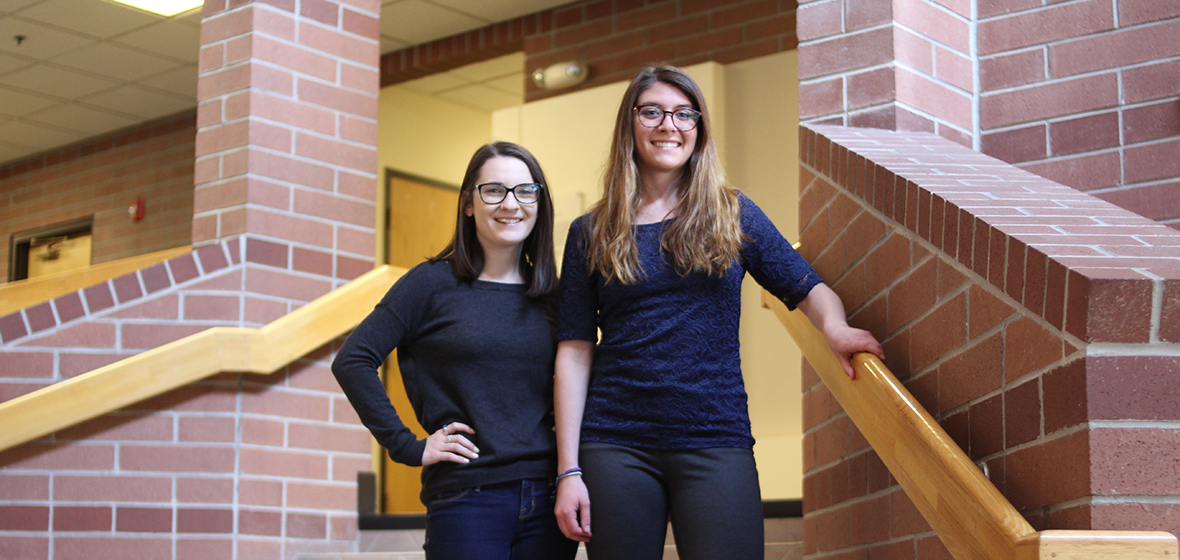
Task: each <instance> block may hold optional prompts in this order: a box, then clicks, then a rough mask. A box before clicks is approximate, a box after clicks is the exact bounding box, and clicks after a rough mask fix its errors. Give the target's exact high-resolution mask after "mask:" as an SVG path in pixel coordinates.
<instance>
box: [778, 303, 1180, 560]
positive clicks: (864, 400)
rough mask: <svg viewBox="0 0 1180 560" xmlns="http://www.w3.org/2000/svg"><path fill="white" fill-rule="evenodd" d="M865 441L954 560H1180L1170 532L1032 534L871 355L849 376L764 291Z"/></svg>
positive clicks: (815, 336) (823, 344)
mask: <svg viewBox="0 0 1180 560" xmlns="http://www.w3.org/2000/svg"><path fill="white" fill-rule="evenodd" d="M762 304H763V305H764V306H766V307H769V308H770V309H771V310H772V311H774V314H775V315H776V316H777V317H778V319H779V321H780V322H782V324H783V326H785V327H786V329H787V331H788V332H789V333H790V334H791V337H792V338H794V339H795V342H796V344H798V345H799V348H800V349H801V350H802V351H803V355H804V356H805V357H806V358H807V361H808V363H810V364H811V367H812V368H813V369H814V370H815V371H816V373H818V374H819V377H820V379H822V380H823V382H824V384H825V385H826V386H827V388H828V390H829V391H831V393H832V395H833V396H835V397H836V400H837V401H839V403H840V406H841V407H843V409H844V411H845V412H847V413H848V417H849V418H850V419H851V420H852V422H853V423H854V424H856V427H857V429H859V430H860V432H861V434H862V435H863V436H864V438H865V440H867V441H868V442H869V444H871V445H872V446H873V450H874V451H876V452H877V455H878V456H879V457H880V458H881V461H882V462H883V463H885V466H887V467H888V468H889V472H890V473H892V474H893V477H894V478H895V479H897V482H898V483H899V484H900V485H901V487H902V489H904V490H905V492H906V494H907V495H908V496H909V497H910V500H912V501H913V503H914V506H916V507H917V509H918V511H919V512H920V513H921V514H922V517H924V518H925V519H926V521H927V523H929V524H930V527H931V528H932V529H934V532H935V533H937V534H938V538H939V539H941V540H942V543H943V544H944V545H946V548H947V550H949V551H950V553H951V555H952V556H954V557H955V558H956V560H976V559H979V560H982V559H1012V560H1034V559H1049V558H1053V559H1056V560H1061V559H1064V558H1068V559H1070V560H1099V559H1103V560H1109V559H1112V558H1118V559H1126V560H1131V559H1146V558H1152V559H1156V560H1162V559H1172V560H1175V559H1176V558H1178V557H1180V546H1178V543H1177V539H1176V537H1175V536H1173V535H1172V534H1170V533H1166V532H1157V531H1054V530H1046V531H1039V532H1038V531H1034V530H1033V528H1032V526H1031V525H1029V523H1028V521H1026V520H1025V519H1024V517H1022V516H1021V515H1020V513H1019V512H1017V511H1016V508H1015V507H1013V506H1012V504H1011V503H1010V502H1009V501H1008V500H1007V499H1006V498H1004V495H1003V494H1001V493H1000V491H999V490H997V489H996V487H995V486H993V485H992V483H991V481H989V480H988V479H987V477H985V476H984V475H983V473H982V472H981V471H980V470H979V469H978V468H977V467H976V466H975V465H974V464H973V463H972V462H971V459H970V458H968V457H967V454H966V453H964V452H963V450H962V449H960V448H959V446H958V445H956V444H955V442H954V440H952V439H951V438H950V436H948V435H947V433H946V432H945V431H944V430H943V429H942V426H939V425H938V422H936V421H935V420H934V418H933V417H931V416H930V414H929V413H928V412H926V410H925V409H924V408H922V405H920V404H918V401H917V400H915V399H914V397H913V396H912V395H911V394H910V392H909V391H908V390H907V389H906V388H905V386H904V385H902V384H901V382H899V381H898V380H897V378H896V377H894V375H893V373H891V372H890V371H889V369H888V368H886V367H885V364H882V363H881V361H880V360H878V359H877V357H876V356H873V355H872V354H867V353H861V354H856V355H855V356H853V362H854V367H855V368H856V381H853V380H851V379H849V378H848V376H847V375H846V374H845V373H844V369H843V368H842V367H841V366H840V362H839V360H837V358H836V355H835V354H833V353H832V351H831V349H830V348H829V347H828V344H827V341H826V340H825V339H824V336H823V334H822V333H820V332H819V330H817V329H816V328H815V326H813V325H812V324H811V321H809V320H808V319H807V316H806V315H804V314H803V312H801V311H799V310H795V311H788V310H787V307H786V305H784V304H783V303H782V302H781V301H779V300H778V299H777V298H775V297H774V296H772V295H770V293H768V292H765V291H763V292H762Z"/></svg>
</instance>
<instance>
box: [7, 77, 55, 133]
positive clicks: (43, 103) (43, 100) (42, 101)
mask: <svg viewBox="0 0 1180 560" xmlns="http://www.w3.org/2000/svg"><path fill="white" fill-rule="evenodd" d="M57 102H58V100H56V99H53V98H50V97H45V96H43V95H34V94H32V93H25V92H20V91H15V90H12V89H9V88H7V87H4V86H0V115H9V116H14V117H19V116H21V115H24V114H27V113H32V112H33V111H36V110H38V109H44V108H46V107H48V106H50V105H53V104H54V103H57ZM0 138H4V136H0Z"/></svg>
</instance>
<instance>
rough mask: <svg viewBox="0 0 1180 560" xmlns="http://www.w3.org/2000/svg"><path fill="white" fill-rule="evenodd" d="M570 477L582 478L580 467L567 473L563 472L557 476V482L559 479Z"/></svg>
mask: <svg viewBox="0 0 1180 560" xmlns="http://www.w3.org/2000/svg"><path fill="white" fill-rule="evenodd" d="M570 476H582V467H574V468H572V469H570V470H568V471H565V472H563V473H561V474H559V475H557V481H560V480H561V479H563V478H566V477H570Z"/></svg>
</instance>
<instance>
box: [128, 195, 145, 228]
mask: <svg viewBox="0 0 1180 560" xmlns="http://www.w3.org/2000/svg"><path fill="white" fill-rule="evenodd" d="M127 215H129V216H131V221H133V222H138V221H140V220H142V219H143V197H142V196H140V197H136V199H135V201H134V202H132V203H131V206H130V207H128V208H127Z"/></svg>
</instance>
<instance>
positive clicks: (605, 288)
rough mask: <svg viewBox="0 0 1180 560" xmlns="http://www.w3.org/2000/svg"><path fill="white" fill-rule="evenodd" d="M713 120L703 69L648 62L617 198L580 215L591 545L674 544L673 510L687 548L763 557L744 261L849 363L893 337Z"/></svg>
mask: <svg viewBox="0 0 1180 560" xmlns="http://www.w3.org/2000/svg"><path fill="white" fill-rule="evenodd" d="M711 135H712V130H711V128H710V122H709V115H708V110H707V109H706V107H705V100H704V97H703V95H702V94H701V91H700V88H699V87H697V85H696V83H695V82H693V80H692V79H691V78H690V77H689V76H688V75H687V74H685V73H684V72H683V71H681V70H679V69H677V68H671V67H652V68H647V69H645V70H644V71H642V72H640V74H639V75H638V76H636V78H635V79H634V80H633V81H632V83H631V85H630V87H629V88H628V89H627V91H626V93H625V94H624V96H623V101H622V104H621V105H620V106H619V111H618V116H617V119H616V121H615V132H614V139H613V141H612V146H611V152H610V156H609V162H608V168H607V172H606V175H605V180H604V188H603V196H602V199H601V200H600V201H599V202H598V203H597V204H596V205H595V206H594V207H593V208H592V209H591V210H590V211H589V212H588V213H587V214H586V215H584V216H582V217H581V218H579V219H578V220H576V221H575V222H574V224H573V225H572V226H571V227H570V234H569V237H568V240H567V242H566V249H565V258H564V261H563V263H562V276H561V281H560V285H559V288H558V293H559V296H558V299H559V304H558V309H559V311H558V333H557V338H558V350H557V360H556V365H555V372H556V373H555V389H554V390H555V396H554V398H555V413H556V422H557V426H556V429H557V446H558V447H557V448H558V472H559V477H558V488H557V492H558V493H557V505H556V508H555V512H556V514H557V521H558V525H559V526H560V527H561V529H562V531H563V532H564V533H565V535H566V536H568V537H569V538H571V539H575V540H579V541H583V542H586V543H587V551H588V552H589V555H590V558H591V559H592V560H607V559H627V560H648V559H650V560H655V559H659V558H661V557H662V553H663V544H664V538H665V531H666V526H667V522H668V519H669V518H670V519H671V521H672V525H673V529H674V534H675V538H676V548H677V553H678V555H679V557H680V558H682V559H686V560H694V559H700V560H705V559H708V560H714V559H718V558H725V559H727V560H743V559H749V560H754V559H761V558H762V557H763V548H764V547H763V535H762V506H761V496H760V493H759V488H758V473H757V469H756V468H755V466H754V456H753V444H754V439H753V437H752V436H751V434H750V420H749V414H748V412H747V408H746V393H745V389H744V387H743V384H742V375H741V366H740V358H739V348H738V319H739V314H740V306H741V301H740V299H741V282H742V279H743V277H744V276H745V273H747V272H749V273H750V275H751V276H753V277H754V279H755V280H756V281H757V282H758V283H759V284H760V285H762V286H763V287H765V288H766V289H767V290H769V291H770V292H771V293H773V294H774V295H775V296H777V297H778V298H780V299H781V300H783V301H784V302H785V303H786V304H787V305H788V306H790V307H795V306H798V307H799V308H801V309H803V311H804V312H805V313H806V314H807V316H808V317H809V318H810V319H811V321H812V322H813V323H815V325H816V326H818V327H819V328H820V330H821V331H822V332H823V333H824V335H825V336H826V337H827V340H828V343H829V344H830V345H831V347H832V349H833V350H834V351H835V352H836V353H837V354H838V355H839V356H840V358H841V360H842V361H843V363H844V365H845V369H846V371H847V372H848V373H849V375H852V368H851V366H850V365H849V364H850V362H849V360H850V356H851V355H852V354H853V353H854V352H861V351H868V352H872V353H875V354H877V355H879V356H880V355H882V350H881V346H880V344H879V343H878V342H877V341H876V340H875V339H874V338H873V336H872V335H871V334H869V333H868V332H866V331H863V330H860V329H854V328H851V327H849V326H848V324H847V322H846V318H845V313H844V307H843V305H842V304H841V302H840V299H839V297H838V296H836V294H835V292H833V291H832V290H831V289H830V288H828V287H827V286H825V285H824V284H823V283H822V280H821V279H820V278H819V276H818V275H817V274H816V273H815V271H814V270H812V268H811V266H810V265H808V264H807V262H806V261H804V260H803V258H802V257H801V256H799V254H798V253H796V252H795V250H794V249H792V248H791V245H790V243H788V242H787V241H786V240H785V239H784V238H783V236H782V235H781V234H779V232H778V230H777V229H776V228H775V227H774V224H772V223H771V222H770V220H769V219H767V218H766V216H765V214H763V213H762V211H761V210H759V209H758V207H757V206H756V205H755V204H754V203H753V202H751V201H750V200H749V199H748V198H746V197H745V196H744V195H742V194H741V193H739V192H738V191H736V190H735V189H733V188H732V187H730V186H729V185H727V184H726V182H725V176H724V173H723V171H722V169H721V165H720V163H719V160H718V156H717V149H716V146H715V145H714V142H713V138H712V136H711ZM599 331H601V340H599V339H598V332H599ZM591 505H593V510H594V515H593V519H594V524H593V532H592V531H591V514H590V511H591Z"/></svg>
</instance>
